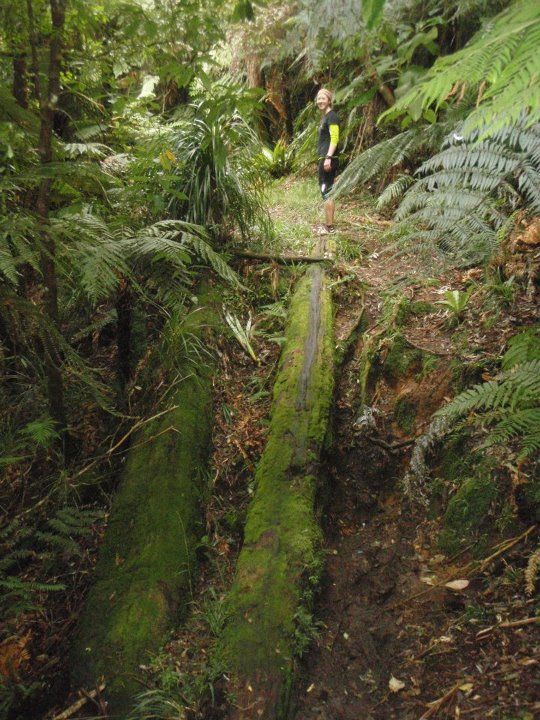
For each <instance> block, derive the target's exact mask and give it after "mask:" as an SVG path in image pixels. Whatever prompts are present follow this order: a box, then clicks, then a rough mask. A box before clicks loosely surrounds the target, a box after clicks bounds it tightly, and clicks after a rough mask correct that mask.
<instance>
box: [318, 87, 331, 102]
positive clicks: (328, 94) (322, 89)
mask: <svg viewBox="0 0 540 720" xmlns="http://www.w3.org/2000/svg"><path fill="white" fill-rule="evenodd" d="M321 93H322V94H323V95H326V97H327V98H328V100H329V101H330V105H332V102H333V100H334V93H333V92H332V91H331V90H328V89H327V88H320V89H319V91H318V93H317V97H318V96H319V95H320V94H321Z"/></svg>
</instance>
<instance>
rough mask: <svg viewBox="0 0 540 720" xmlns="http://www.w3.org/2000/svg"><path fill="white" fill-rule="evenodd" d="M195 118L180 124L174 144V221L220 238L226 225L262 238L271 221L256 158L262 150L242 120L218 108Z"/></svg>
mask: <svg viewBox="0 0 540 720" xmlns="http://www.w3.org/2000/svg"><path fill="white" fill-rule="evenodd" d="M192 109H193V113H194V117H193V118H191V119H190V121H189V122H182V123H177V124H176V125H175V128H174V135H173V139H172V143H171V146H172V151H173V153H174V157H175V160H176V169H175V175H176V177H177V181H176V183H173V185H172V187H171V192H170V209H171V210H172V212H173V213H174V215H175V216H176V217H178V218H181V219H183V220H187V221H189V222H192V223H196V224H198V225H203V226H204V227H206V228H208V229H209V230H212V231H214V232H217V233H223V230H224V227H223V226H224V224H225V225H226V224H228V225H230V226H236V227H238V228H239V230H240V232H241V233H242V235H243V236H246V235H247V234H248V232H249V231H250V230H251V229H252V227H253V226H259V227H260V228H261V229H262V230H263V231H264V232H267V231H268V229H269V225H270V223H269V217H268V214H267V211H266V209H265V205H264V196H263V192H262V191H263V187H262V184H261V177H260V173H259V172H258V171H257V168H256V163H255V162H254V159H255V157H256V156H257V155H258V154H259V153H260V150H261V145H260V143H259V141H258V139H257V137H256V135H255V133H254V131H253V130H252V129H251V128H250V127H249V126H248V124H247V123H246V122H245V121H244V120H243V118H242V117H241V115H240V114H239V113H238V112H237V111H235V110H231V109H230V108H229V107H228V106H227V105H222V104H220V103H219V102H217V104H216V105H215V106H214V105H212V104H211V103H208V102H206V101H202V102H200V103H198V104H196V105H194V106H193V108H192Z"/></svg>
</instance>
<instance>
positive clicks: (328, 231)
mask: <svg viewBox="0 0 540 720" xmlns="http://www.w3.org/2000/svg"><path fill="white" fill-rule="evenodd" d="M335 232H336V228H335V227H334V226H333V225H323V226H322V228H321V230H320V233H319V234H320V235H333V234H334V233H335Z"/></svg>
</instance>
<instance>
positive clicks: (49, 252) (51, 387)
mask: <svg viewBox="0 0 540 720" xmlns="http://www.w3.org/2000/svg"><path fill="white" fill-rule="evenodd" d="M66 4H67V0H50V8H51V19H52V35H51V40H50V48H49V83H48V88H47V95H46V96H45V97H43V96H42V97H41V126H40V133H39V145H38V154H39V157H40V162H41V165H42V167H46V166H47V165H49V164H50V163H51V161H52V158H53V151H52V136H53V122H54V112H55V108H56V105H57V103H58V97H59V95H60V65H61V61H62V44H63V37H62V35H63V31H64V23H65V15H66ZM28 9H29V19H30V18H31V23H32V24H31V29H30V35H31V38H32V57H33V58H34V59H35V57H37V48H36V45H35V43H36V36H35V29H34V27H33V9H32V2H31V0H28ZM34 71H35V72H36V73H37V75H36V76H35V81H36V78H37V83H38V89H39V72H38V69H37V68H34ZM51 185H52V180H51V179H50V178H46V177H44V178H43V179H42V180H41V184H40V186H39V190H38V197H37V201H36V212H37V215H38V217H39V219H40V221H41V242H42V250H41V253H40V269H41V274H42V278H43V284H44V297H43V307H44V310H45V312H46V314H47V316H48V318H49V320H50V322H51V324H52V326H53V327H55V328H58V278H57V274H56V259H55V255H56V244H55V242H54V239H53V237H52V236H51V234H50V232H49V229H48V226H49V209H50V199H51ZM43 346H44V360H45V373H46V377H47V395H48V401H49V411H50V413H51V417H52V418H53V420H55V421H56V423H57V425H58V427H59V429H60V431H61V432H62V434H63V437H64V449H67V447H68V445H69V438H68V436H67V418H66V411H65V405H64V384H63V380H62V374H61V371H60V361H61V358H60V356H59V352H58V348H57V345H56V343H55V341H54V339H53V338H52V336H51V333H50V332H49V331H48V330H47V329H46V330H45V332H44V334H43Z"/></svg>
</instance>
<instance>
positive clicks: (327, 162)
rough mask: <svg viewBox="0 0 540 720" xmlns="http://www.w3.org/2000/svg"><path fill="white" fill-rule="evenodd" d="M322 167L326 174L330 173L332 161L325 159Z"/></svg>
mask: <svg viewBox="0 0 540 720" xmlns="http://www.w3.org/2000/svg"><path fill="white" fill-rule="evenodd" d="M323 167H324V169H325V171H326V172H330V170H331V169H332V161H331V160H330V158H325V161H324V165H323Z"/></svg>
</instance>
